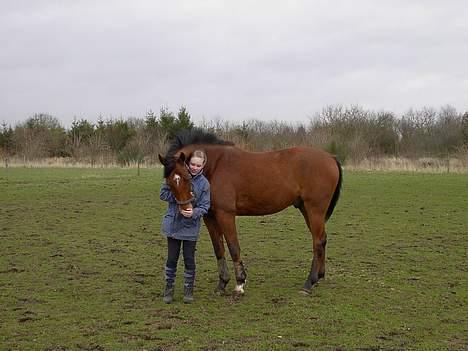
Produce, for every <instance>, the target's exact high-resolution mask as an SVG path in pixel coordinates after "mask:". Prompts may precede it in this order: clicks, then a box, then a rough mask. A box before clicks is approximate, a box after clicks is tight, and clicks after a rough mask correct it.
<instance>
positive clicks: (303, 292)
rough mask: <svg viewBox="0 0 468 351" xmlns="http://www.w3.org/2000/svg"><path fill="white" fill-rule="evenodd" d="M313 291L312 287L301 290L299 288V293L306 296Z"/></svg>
mask: <svg viewBox="0 0 468 351" xmlns="http://www.w3.org/2000/svg"><path fill="white" fill-rule="evenodd" d="M311 292H312V289H307V288H302V289H301V290H299V294H301V295H304V296H309V295H310V293H311Z"/></svg>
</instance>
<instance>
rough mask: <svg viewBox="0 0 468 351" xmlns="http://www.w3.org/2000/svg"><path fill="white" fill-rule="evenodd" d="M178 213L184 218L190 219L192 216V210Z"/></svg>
mask: <svg viewBox="0 0 468 351" xmlns="http://www.w3.org/2000/svg"><path fill="white" fill-rule="evenodd" d="M180 213H182V216H184V217H186V218H191V217H192V215H193V209H192V208H189V209H187V210H180Z"/></svg>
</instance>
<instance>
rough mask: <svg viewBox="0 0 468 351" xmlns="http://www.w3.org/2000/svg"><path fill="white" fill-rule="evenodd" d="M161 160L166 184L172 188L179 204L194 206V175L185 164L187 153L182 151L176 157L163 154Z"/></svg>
mask: <svg viewBox="0 0 468 351" xmlns="http://www.w3.org/2000/svg"><path fill="white" fill-rule="evenodd" d="M158 156H159V161H160V162H161V164H162V165H163V166H164V177H165V179H166V184H167V185H169V187H170V188H171V191H172V194H173V195H174V197H175V199H176V201H177V204H178V205H179V207H180V208H181V209H184V210H186V209H189V208H192V201H193V189H192V182H191V181H190V180H191V179H192V176H191V175H190V173H189V171H188V169H187V167H186V165H185V154H184V153H182V152H181V153H180V154H179V155H176V156H175V157H174V159H165V158H164V157H162V156H161V155H158Z"/></svg>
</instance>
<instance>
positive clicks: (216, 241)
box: [203, 215, 230, 294]
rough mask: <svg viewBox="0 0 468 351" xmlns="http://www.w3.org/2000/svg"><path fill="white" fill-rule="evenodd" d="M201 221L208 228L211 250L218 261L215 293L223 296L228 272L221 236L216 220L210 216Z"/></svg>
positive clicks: (227, 280)
mask: <svg viewBox="0 0 468 351" xmlns="http://www.w3.org/2000/svg"><path fill="white" fill-rule="evenodd" d="M203 219H204V221H205V225H206V227H207V228H208V232H209V233H210V237H211V242H212V244H213V250H214V252H215V255H216V259H217V260H218V274H219V280H218V285H217V287H216V289H215V293H217V294H223V293H224V291H225V289H226V285H227V283H228V282H229V280H230V276H229V270H228V267H227V264H226V257H225V255H224V252H225V251H224V242H223V236H222V234H221V232H220V231H219V228H218V224H217V222H216V219H215V218H214V217H213V216H212V215H208V216H205V217H204V218H203Z"/></svg>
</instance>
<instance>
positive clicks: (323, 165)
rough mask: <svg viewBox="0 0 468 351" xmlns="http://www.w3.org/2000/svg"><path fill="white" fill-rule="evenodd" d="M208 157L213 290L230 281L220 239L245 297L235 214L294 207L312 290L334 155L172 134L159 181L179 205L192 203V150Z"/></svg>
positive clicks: (196, 132)
mask: <svg viewBox="0 0 468 351" xmlns="http://www.w3.org/2000/svg"><path fill="white" fill-rule="evenodd" d="M197 149H201V150H203V151H205V153H206V155H207V163H206V165H205V168H204V174H205V176H206V178H207V179H208V180H209V182H210V187H211V207H210V210H209V211H208V214H207V215H206V216H205V217H204V222H205V224H206V227H207V229H208V232H209V234H210V237H211V241H212V244H213V249H214V253H215V255H216V258H217V260H218V273H219V281H218V285H217V287H216V290H215V291H216V292H218V293H220V294H222V293H224V292H225V288H226V285H227V283H228V282H229V280H230V276H229V271H228V267H227V264H226V258H225V248H224V240H226V243H227V246H228V249H229V253H230V255H231V258H232V261H233V264H234V272H235V276H236V282H237V285H236V287H235V292H236V293H239V294H243V293H244V287H245V282H246V277H247V275H246V272H245V269H244V265H243V263H242V259H241V251H240V246H239V239H238V236H237V229H236V223H235V217H236V216H263V215H269V214H273V213H276V212H279V211H281V210H283V209H285V208H286V207H288V206H291V205H293V206H295V207H296V208H298V209H299V210H300V212H301V213H302V215H303V216H304V219H305V222H306V224H307V226H308V228H309V230H310V232H311V234H312V250H313V258H312V263H311V267H310V272H309V275H308V277H307V279H306V281H305V283H304V286H303V288H302V291H303V292H304V293H306V294H308V293H310V292H311V289H312V287H313V286H314V284H316V283H317V282H318V281H319V279H321V278H323V277H324V276H325V246H326V243H327V236H326V233H325V222H326V221H327V220H328V219H329V218H330V216H331V215H332V213H333V210H334V208H335V205H336V203H337V202H338V198H339V196H340V189H341V183H342V168H341V165H340V163H339V162H338V160H336V158H335V157H333V156H332V155H330V154H328V153H327V152H325V151H322V150H319V149H314V148H309V147H293V148H289V149H283V150H278V151H271V152H248V151H244V150H242V149H240V148H237V147H236V146H235V145H234V144H233V143H231V142H227V141H224V140H221V139H219V138H218V137H216V136H215V135H214V134H212V133H209V132H206V131H204V130H201V129H198V128H195V129H191V130H186V131H183V132H181V133H179V134H177V135H176V136H175V137H174V138H172V140H171V141H170V144H169V148H168V151H167V153H166V155H165V156H164V157H163V156H161V155H159V160H160V162H161V163H162V164H163V166H164V178H165V179H166V182H167V184H168V185H169V186H170V188H171V191H172V192H173V194H174V196H175V198H176V199H177V201H178V203H179V206H181V207H184V206H187V205H188V204H189V203H190V201H191V199H192V194H191V192H190V189H191V188H190V174H189V172H188V170H187V168H186V164H185V162H186V161H188V160H189V159H190V157H191V154H192V152H193V151H194V150H197Z"/></svg>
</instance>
